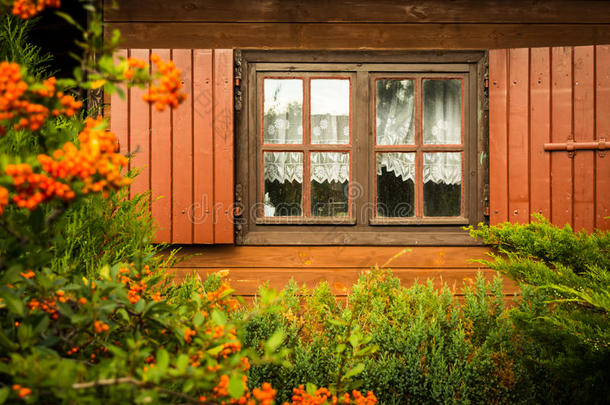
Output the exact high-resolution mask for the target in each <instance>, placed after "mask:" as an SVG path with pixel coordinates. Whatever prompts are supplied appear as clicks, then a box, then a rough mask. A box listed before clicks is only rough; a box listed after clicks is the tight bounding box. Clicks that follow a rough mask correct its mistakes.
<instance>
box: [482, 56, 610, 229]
mask: <svg viewBox="0 0 610 405" xmlns="http://www.w3.org/2000/svg"><path fill="white" fill-rule="evenodd" d="M489 73H490V95H489V99H490V107H489V109H490V125H489V128H490V139H489V152H490V222H491V223H492V224H497V223H500V222H504V221H510V222H520V223H523V222H527V221H529V220H530V216H531V214H532V213H534V212H539V213H542V214H543V215H544V216H545V217H547V218H550V219H551V220H552V222H553V223H555V224H556V225H559V226H563V225H565V224H570V225H571V226H573V227H574V228H575V229H576V230H581V229H585V230H587V231H592V230H593V229H595V228H598V229H610V220H609V219H607V217H608V216H610V154H608V152H600V151H592V150H578V151H576V152H575V153H574V155H573V156H570V155H569V154H568V152H567V151H553V152H548V151H544V144H545V143H550V142H567V141H569V140H572V141H575V142H591V141H594V140H600V139H605V140H606V142H608V140H609V138H610V113H609V111H610V110H608V106H609V105H610V46H609V45H598V46H579V47H555V48H529V49H528V48H522V49H500V50H492V51H490V57H489Z"/></svg>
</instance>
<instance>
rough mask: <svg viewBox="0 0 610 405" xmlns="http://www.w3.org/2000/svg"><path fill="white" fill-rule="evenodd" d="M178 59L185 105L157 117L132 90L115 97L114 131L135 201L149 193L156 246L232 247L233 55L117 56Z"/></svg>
mask: <svg viewBox="0 0 610 405" xmlns="http://www.w3.org/2000/svg"><path fill="white" fill-rule="evenodd" d="M151 53H156V54H158V55H159V56H160V57H161V58H162V59H163V60H170V59H171V60H173V61H174V63H175V64H176V66H177V67H178V69H180V70H181V71H182V79H183V91H184V92H185V93H186V94H187V99H186V101H185V102H184V103H183V104H182V105H181V106H180V107H179V108H177V109H176V110H174V111H170V110H166V111H163V112H158V111H156V110H155V108H151V107H150V106H148V104H146V103H145V102H144V101H143V100H142V95H143V94H144V93H145V91H146V90H143V89H139V88H132V89H129V90H128V91H126V97H125V99H122V98H121V97H120V96H118V95H116V94H115V95H112V98H111V106H110V126H111V129H112V131H114V132H115V134H116V135H117V137H118V139H119V144H120V148H121V152H122V153H126V154H127V153H129V154H133V156H132V158H131V161H130V168H137V169H139V170H141V172H140V174H139V175H138V176H137V177H136V179H135V180H134V182H133V184H132V185H131V187H130V195H134V194H136V193H142V192H146V191H148V190H150V191H151V195H152V202H151V211H152V215H153V217H154V219H155V221H156V223H157V226H158V229H157V233H156V236H155V241H156V242H168V243H184V244H191V243H206V244H211V243H233V222H232V218H233V51H232V50H224V49H217V50H211V49H152V50H149V49H124V50H120V51H119V52H118V53H117V55H116V57H117V58H118V57H134V58H139V59H144V60H148V59H149V57H150V54H151Z"/></svg>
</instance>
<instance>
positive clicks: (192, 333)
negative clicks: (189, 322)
mask: <svg viewBox="0 0 610 405" xmlns="http://www.w3.org/2000/svg"><path fill="white" fill-rule="evenodd" d="M196 334H197V332H195V331H194V330H193V329H191V328H186V329H185V330H184V341H185V342H186V343H190V342H191V340H193V336H195V335H196Z"/></svg>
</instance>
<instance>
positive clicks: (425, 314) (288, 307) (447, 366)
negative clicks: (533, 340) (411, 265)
mask: <svg viewBox="0 0 610 405" xmlns="http://www.w3.org/2000/svg"><path fill="white" fill-rule="evenodd" d="M464 294H465V295H464V303H463V304H460V302H459V301H458V298H457V297H454V296H453V295H452V293H451V292H450V291H449V290H448V289H446V288H445V289H443V290H441V291H437V290H436V289H435V288H434V287H433V286H432V284H431V283H428V284H425V285H422V284H416V285H414V286H413V287H411V288H405V287H402V286H401V285H400V282H399V280H398V279H397V278H395V277H393V276H392V275H391V272H389V271H380V270H377V271H373V272H370V273H368V274H363V275H362V276H361V277H360V278H359V280H358V282H357V284H355V285H354V286H353V288H352V291H351V293H350V295H349V296H348V297H347V301H346V302H345V303H341V302H338V301H337V300H336V298H335V297H334V296H333V295H332V293H331V291H330V288H329V287H328V285H327V284H325V283H322V284H321V285H320V286H318V287H317V288H316V289H315V290H313V292H311V293H310V292H308V291H306V290H302V289H301V290H299V289H298V288H296V286H295V285H294V284H291V285H290V286H289V287H288V288H286V289H285V290H284V291H282V292H281V293H280V295H279V298H278V302H279V304H278V305H279V308H280V310H279V311H278V312H276V313H273V314H269V313H263V312H261V313H258V314H256V315H254V316H253V317H252V318H251V319H250V320H249V321H248V323H247V324H246V326H245V337H244V339H245V340H244V345H245V346H247V347H250V348H252V349H257V350H261V349H260V348H261V347H262V342H264V341H265V339H268V338H269V336H270V335H271V334H272V333H273V332H274V331H275V330H277V329H278V328H280V329H281V330H283V332H284V334H285V336H286V339H285V341H284V343H283V347H286V348H290V350H291V353H290V355H289V357H288V359H287V361H288V364H272V365H255V366H253V367H252V368H251V369H250V370H249V372H248V376H249V382H250V384H252V385H253V386H255V385H258V384H260V383H261V382H263V381H267V382H270V383H271V384H272V385H273V387H274V388H275V389H277V390H278V393H277V397H278V398H279V399H280V400H287V399H288V398H290V395H291V387H294V386H297V385H299V384H306V383H308V382H309V383H314V384H316V385H318V386H325V387H337V386H340V387H346V388H347V389H348V390H350V389H360V390H364V391H369V390H371V391H373V392H374V393H375V395H376V396H377V398H378V399H379V401H380V403H383V404H403V403H429V404H432V403H532V402H539V401H540V400H541V399H540V398H539V396H540V395H542V394H541V393H544V391H545V387H544V385H545V384H544V382H542V383H540V382H538V381H536V378H537V377H538V376H537V375H533V374H532V373H531V371H530V370H529V369H528V367H527V365H526V364H524V362H523V361H522V360H521V359H522V358H523V357H524V356H523V352H522V350H523V348H522V347H521V345H520V344H519V343H518V340H517V339H518V336H517V335H516V334H515V333H514V330H513V326H512V323H511V320H510V318H509V317H508V316H507V310H506V308H505V297H504V295H503V294H502V284H501V281H500V280H499V279H496V280H494V281H493V282H492V283H486V282H485V281H484V280H483V279H482V277H481V276H479V277H478V278H477V280H476V282H475V283H474V285H473V286H471V287H467V288H466V289H465V291H464ZM346 376H347V377H348V378H346ZM536 384H540V386H538V387H537V386H536Z"/></svg>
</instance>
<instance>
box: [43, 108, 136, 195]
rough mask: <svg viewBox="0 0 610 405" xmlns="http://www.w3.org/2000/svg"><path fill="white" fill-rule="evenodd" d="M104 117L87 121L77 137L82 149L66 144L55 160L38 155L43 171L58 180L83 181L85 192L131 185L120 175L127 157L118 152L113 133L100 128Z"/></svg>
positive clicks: (56, 153)
mask: <svg viewBox="0 0 610 405" xmlns="http://www.w3.org/2000/svg"><path fill="white" fill-rule="evenodd" d="M102 125H103V120H102V118H101V117H98V118H96V119H93V118H86V119H85V129H84V130H83V131H82V132H81V133H80V134H79V135H78V140H79V142H80V149H79V148H77V147H76V146H75V145H74V144H73V143H71V142H67V143H66V144H64V146H63V147H62V149H59V150H56V151H55V152H53V157H51V156H48V155H39V156H38V161H39V162H40V163H41V165H42V168H43V170H44V171H46V172H47V173H49V174H50V175H51V176H53V177H55V178H61V179H65V180H72V179H74V178H76V179H80V180H82V181H83V182H84V183H85V184H84V187H83V190H82V192H83V193H85V194H87V193H89V192H100V191H101V192H104V193H107V191H108V190H116V189H119V188H121V187H123V186H125V185H127V184H129V183H130V182H131V180H130V179H129V178H127V177H124V176H123V175H121V170H122V168H124V167H126V166H127V163H128V159H127V157H125V156H123V155H121V154H120V153H115V151H116V149H117V140H116V137H115V135H114V134H113V133H112V132H110V131H105V130H103V129H100V127H101V126H102Z"/></svg>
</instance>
